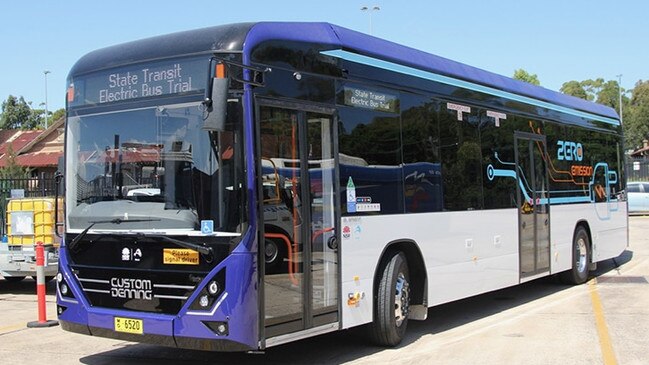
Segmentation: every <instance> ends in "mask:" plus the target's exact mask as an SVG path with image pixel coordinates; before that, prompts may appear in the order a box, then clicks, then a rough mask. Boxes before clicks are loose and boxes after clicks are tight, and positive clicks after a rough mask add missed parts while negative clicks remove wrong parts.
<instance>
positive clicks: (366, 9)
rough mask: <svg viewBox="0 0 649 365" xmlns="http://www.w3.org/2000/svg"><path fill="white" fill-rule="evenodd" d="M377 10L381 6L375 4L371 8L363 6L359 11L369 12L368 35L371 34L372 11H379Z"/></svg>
mask: <svg viewBox="0 0 649 365" xmlns="http://www.w3.org/2000/svg"><path fill="white" fill-rule="evenodd" d="M379 10H381V8H379V7H378V6H376V5H375V6H373V7H371V8H370V7H369V6H363V7H362V8H361V11H367V12H368V13H369V14H370V35H372V12H373V11H379Z"/></svg>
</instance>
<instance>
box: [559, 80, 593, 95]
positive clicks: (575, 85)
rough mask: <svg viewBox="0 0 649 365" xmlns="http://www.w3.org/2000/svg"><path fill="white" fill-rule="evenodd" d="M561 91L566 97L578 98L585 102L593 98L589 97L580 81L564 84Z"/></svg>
mask: <svg viewBox="0 0 649 365" xmlns="http://www.w3.org/2000/svg"><path fill="white" fill-rule="evenodd" d="M560 91H561V92H562V93H564V94H566V95H572V96H576V97H578V98H582V99H585V100H592V98H591V96H590V95H588V93H587V92H586V89H584V86H583V85H582V84H581V82H579V81H575V80H572V81H568V82H564V83H563V85H561V89H560Z"/></svg>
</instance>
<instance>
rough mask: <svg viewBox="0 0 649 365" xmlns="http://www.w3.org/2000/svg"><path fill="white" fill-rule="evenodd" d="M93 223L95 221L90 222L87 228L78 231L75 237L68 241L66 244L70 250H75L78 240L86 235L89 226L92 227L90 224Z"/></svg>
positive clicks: (92, 224)
mask: <svg viewBox="0 0 649 365" xmlns="http://www.w3.org/2000/svg"><path fill="white" fill-rule="evenodd" d="M95 224H96V222H91V223H90V225H89V226H88V228H86V229H84V230H83V231H82V232H81V233H79V234H78V235H77V236H76V237H74V238H73V239H72V241H70V244H69V245H68V249H70V251H73V252H77V249H76V248H77V245H78V244H79V241H81V239H82V238H83V237H85V236H86V234H87V233H88V231H89V230H90V228H92V226H94V225H95Z"/></svg>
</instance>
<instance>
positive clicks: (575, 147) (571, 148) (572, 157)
mask: <svg viewBox="0 0 649 365" xmlns="http://www.w3.org/2000/svg"><path fill="white" fill-rule="evenodd" d="M557 146H559V148H558V149H557V158H558V159H559V161H564V160H565V161H581V160H583V159H584V147H583V146H582V145H581V143H577V142H571V141H557Z"/></svg>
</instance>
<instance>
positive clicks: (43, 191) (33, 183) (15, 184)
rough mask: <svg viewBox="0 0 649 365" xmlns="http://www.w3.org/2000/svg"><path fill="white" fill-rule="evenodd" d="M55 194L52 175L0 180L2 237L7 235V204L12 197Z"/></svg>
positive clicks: (54, 183)
mask: <svg viewBox="0 0 649 365" xmlns="http://www.w3.org/2000/svg"><path fill="white" fill-rule="evenodd" d="M12 192H13V194H12ZM55 193H56V181H55V179H54V176H53V175H51V174H45V173H42V174H41V175H40V176H38V177H32V178H20V179H0V223H2V226H0V237H1V236H4V235H5V233H6V229H7V225H6V219H7V203H8V202H9V199H11V198H12V196H24V197H25V198H40V197H46V196H47V197H49V196H51V197H53V196H54V195H55Z"/></svg>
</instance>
